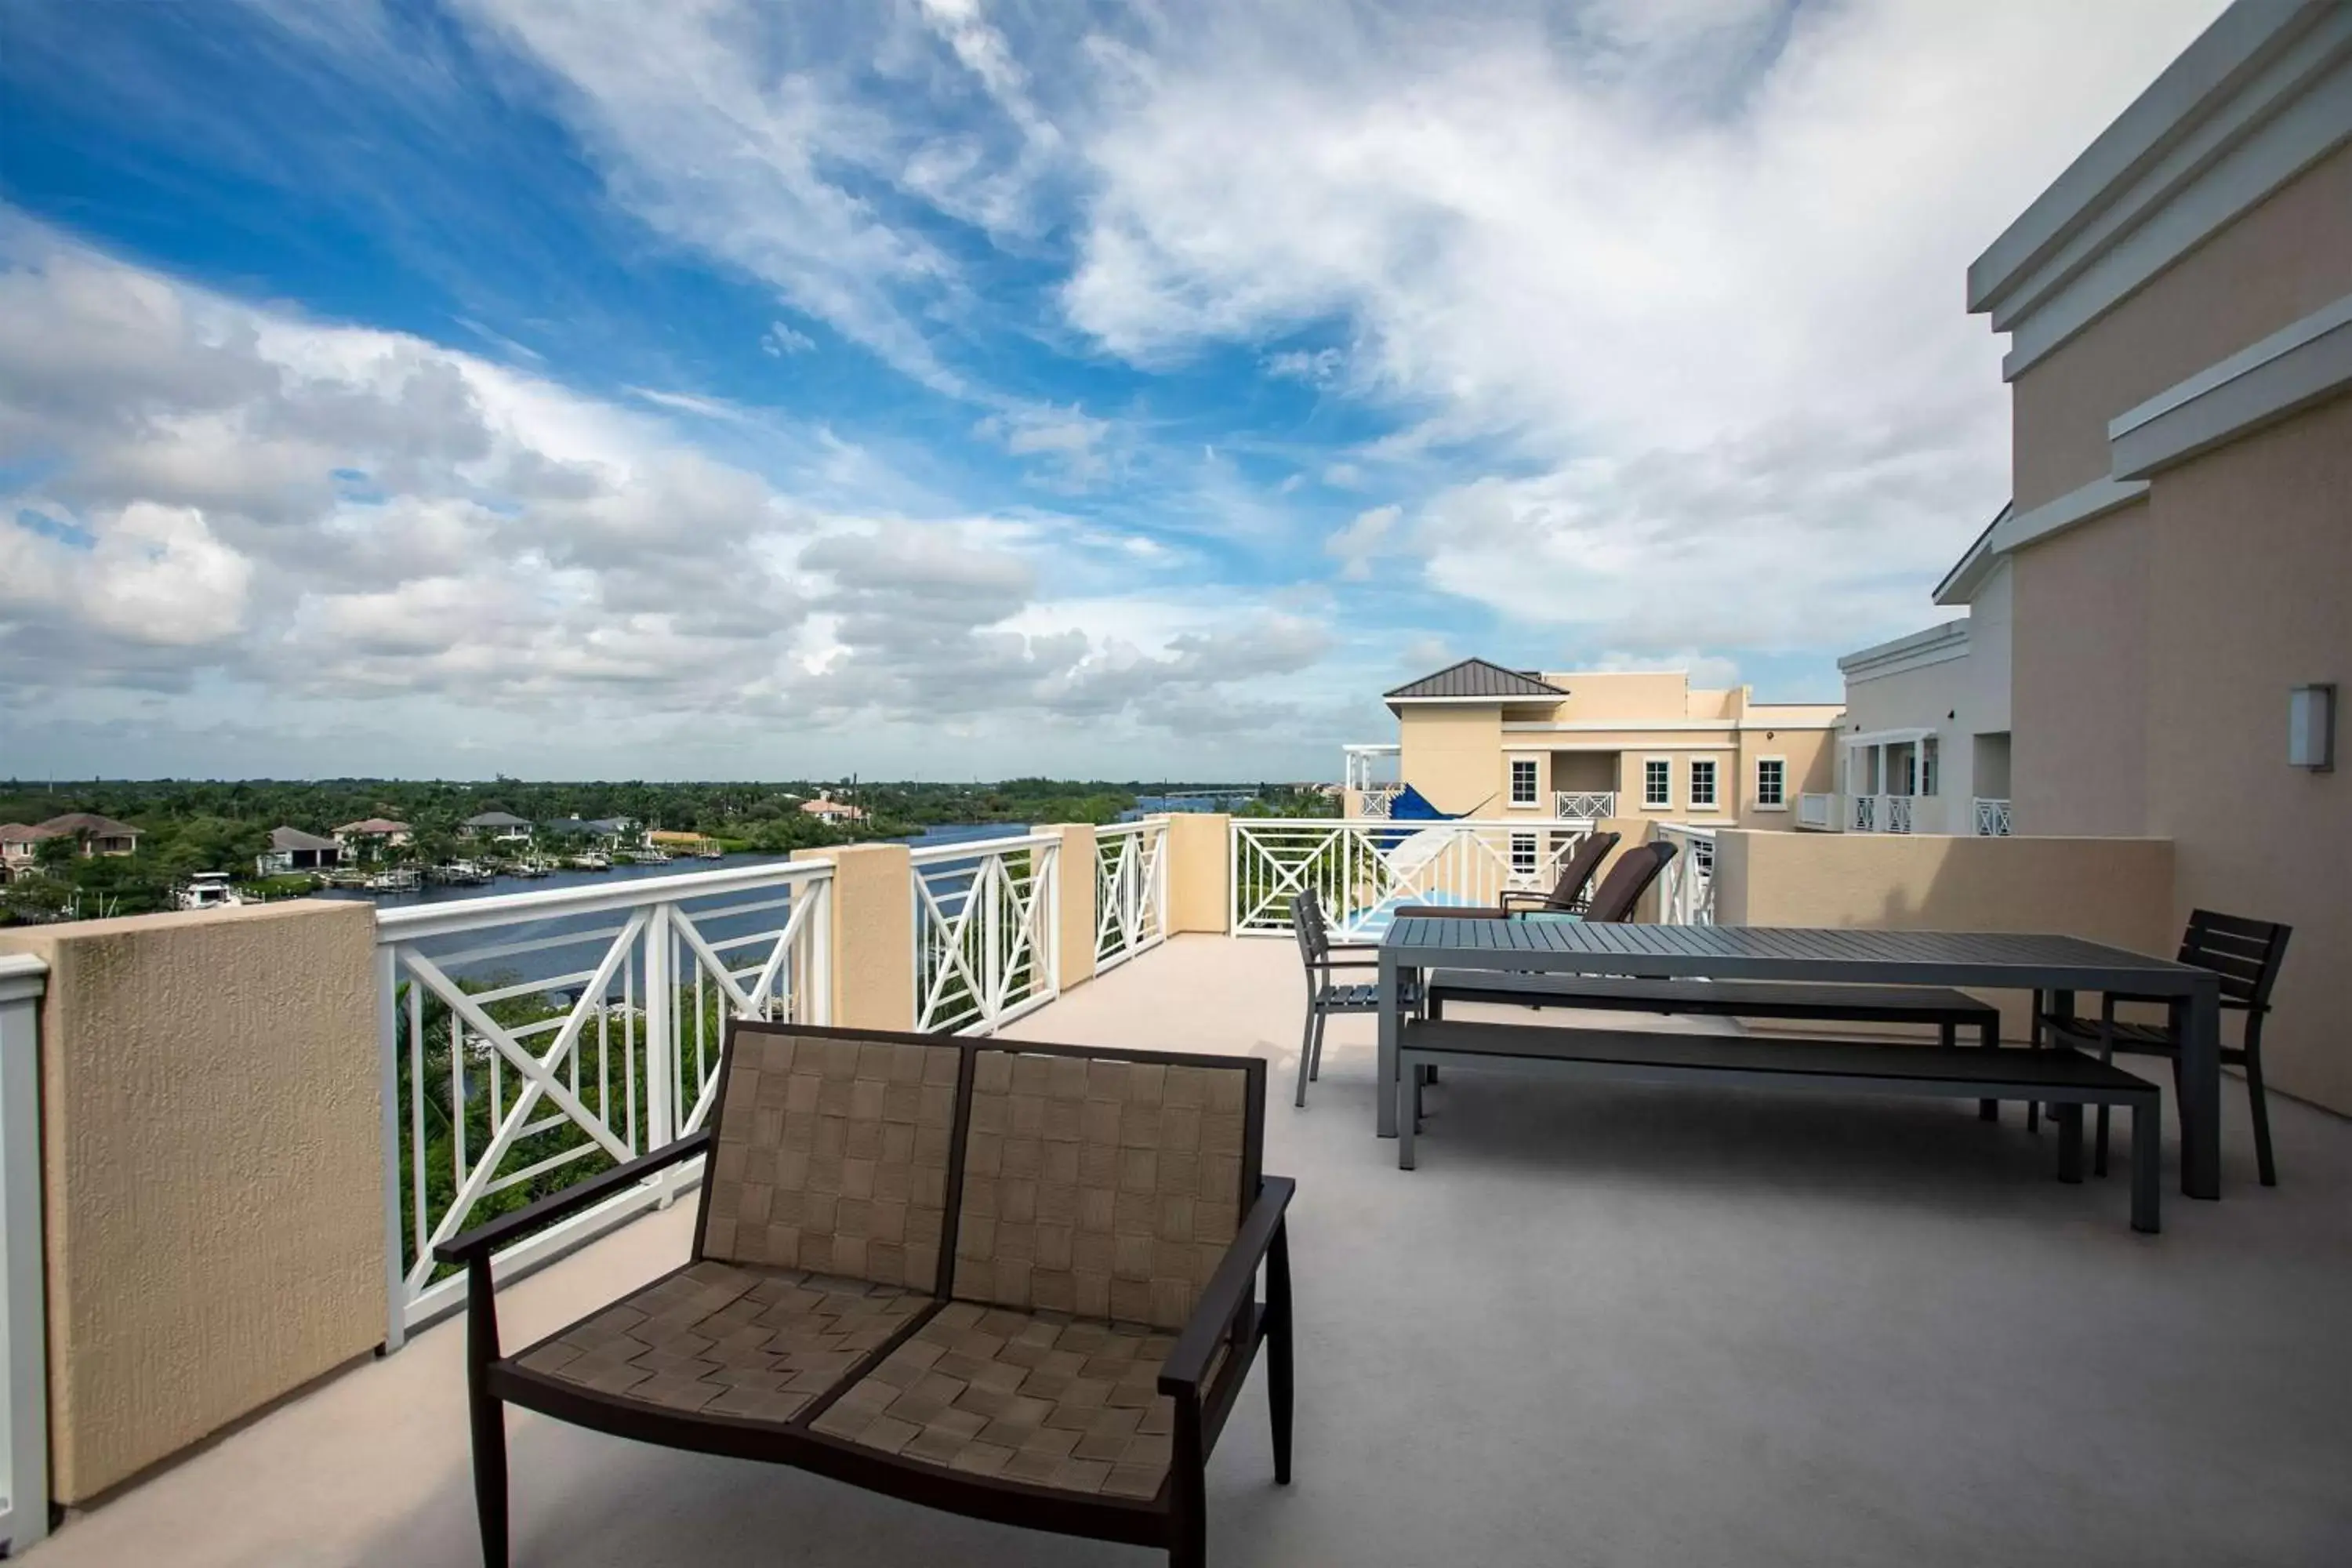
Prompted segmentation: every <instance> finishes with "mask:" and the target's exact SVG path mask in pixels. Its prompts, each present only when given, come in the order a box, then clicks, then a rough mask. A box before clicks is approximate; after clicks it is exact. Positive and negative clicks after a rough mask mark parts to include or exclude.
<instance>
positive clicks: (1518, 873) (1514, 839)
mask: <svg viewBox="0 0 2352 1568" xmlns="http://www.w3.org/2000/svg"><path fill="white" fill-rule="evenodd" d="M1535 874H1536V836H1535V835H1534V834H1532V833H1514V834H1512V835H1511V875H1513V876H1515V877H1532V876H1534V875H1535Z"/></svg>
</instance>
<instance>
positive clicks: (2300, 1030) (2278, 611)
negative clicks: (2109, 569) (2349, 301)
mask: <svg viewBox="0 0 2352 1568" xmlns="http://www.w3.org/2000/svg"><path fill="white" fill-rule="evenodd" d="M2136 510H2137V509H2136ZM2144 510H2145V513H2146V517H2145V521H2143V522H2142V524H2141V526H2142V527H2143V528H2145V529H2146V530H2147V534H2148V538H2149V545H2150V552H2149V554H2150V560H2149V570H2148V574H2147V602H2148V620H2149V625H2150V626H2152V627H2153V628H2155V631H2154V633H2153V634H2152V635H2151V636H2150V637H2149V639H2148V645H2149V646H2148V654H2147V658H2148V668H2149V675H2148V688H2149V691H2150V693H2151V695H2152V696H2154V697H2155V698H2156V699H2157V700H2159V701H2160V702H2161V703H2162V705H2163V707H2162V709H2161V710H2158V711H2155V712H2152V713H2151V714H2150V715H2149V723H2148V727H2147V731H2148V732H2147V826H2148V831H2149V832H2151V833H2160V834H2165V835H2167V836H2168V837H2171V838H2172V839H2173V840H2174V841H2175V842H2176V843H2177V844H2178V845H2179V865H2178V870H2177V875H2176V879H2175V886H2174V899H2173V906H2172V913H2173V917H2174V921H2175V922H2176V926H2177V924H2178V922H2179V921H2183V920H2185V919H2186V918H2187V916H2188V912H2189V910H2191V909H2193V908H2197V907H2200V906H2201V907H2203V908H2206V909H2214V910H2225V911H2227V912H2229V913H2232V914H2242V915H2248V916H2252V917H2253V918H2255V919H2258V920H2271V921H2284V922H2286V923H2287V924H2289V925H2291V926H2293V927H2294V939H2293V942H2292V943H2291V944H2290V946H2289V947H2288V949H2287V957H2286V964H2285V967H2284V970H2282V971H2281V973H2280V976H2279V984H2278V990H2277V993H2276V995H2275V998H2274V1001H2275V1005H2276V1011H2275V1013H2274V1014H2273V1016H2272V1018H2271V1021H2270V1023H2269V1025H2268V1026H2267V1027H2266V1029H2265V1032H2264V1034H2263V1067H2264V1068H2265V1071H2266V1074H2267V1076H2268V1078H2269V1079H2270V1081H2271V1083H2272V1084H2273V1086H2274V1087H2276V1088H2278V1089H2284V1091H2286V1092H2287V1093H2289V1094H2294V1095H2298V1096H2300V1097H2302V1098H2304V1099H2305V1100H2315V1101H2316V1102H2318V1103H2319V1104H2322V1105H2325V1106H2327V1107H2329V1108H2330V1109H2332V1110H2337V1111H2342V1112H2345V1113H2347V1114H2352V1044H2347V1032H2352V1022H2347V1021H2352V757H2347V754H2346V750H2345V747H2346V741H2345V736H2344V732H2343V723H2344V721H2343V719H2342V718H2341V716H2340V712H2339V717H2338V720H2337V726H2338V732H2337V740H2336V757H2337V760H2336V771H2335V772H2333V773H2311V772H2308V771H2306V770H2305V769H2302V768H2295V767H2290V766H2288V765H2287V760H2286V742H2287V733H2286V732H2287V692H2288V690H2289V689H2292V688H2294V687H2296V686H2300V685H2305V684H2308V683H2311V682H2317V681H2334V682H2336V683H2337V685H2338V689H2339V691H2340V692H2343V693H2345V694H2347V695H2352V396H2344V397H2338V398H2336V400H2335V401H2333V402H2331V403H2327V404H2323V405H2320V406H2318V407H2316V408H2314V409H2312V410H2310V411H2308V412H2306V413H2305V414H2303V415H2301V416H2297V417H2296V418H2294V419H2292V420H2290V421H2288V422H2287V423H2285V424H2282V425H2277V426H2272V427H2271V428H2269V429H2267V430H2263V431H2261V432H2258V433H2257V434H2255V435H2253V436H2251V437H2247V438H2245V439H2243V440H2241V441H2238V442H2235V443H2232V444H2231V445H2229V446H2226V447H2221V448H2219V449H2217V450H2215V451H2213V452H2211V453H2209V454H2207V455H2206V456H2205V457H2203V458H2199V459H2197V460H2195V461H2193V462H2189V463H2186V464H2183V465H2182V466H2180V467H2179V468H2168V469H2166V470H2164V471H2163V472H2161V473H2159V474H2158V475H2157V476H2156V479H2155V482H2154V485H2153V487H2152V488H2151V489H2150V490H2149V493H2148V502H2147V507H2146V508H2145V509H2144ZM2191 714H2193V715H2195V722H2193V723H2191V722H2187V721H2185V716H2187V715H2191ZM2229 1027H2230V1028H2231V1031H2232V1034H2231V1037H2232V1038H2234V1037H2235V1034H2234V1030H2235V1027H2236V1026H2235V1025H2234V1023H2233V1024H2231V1025H2230V1026H2229Z"/></svg>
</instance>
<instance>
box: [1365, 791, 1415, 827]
mask: <svg viewBox="0 0 2352 1568" xmlns="http://www.w3.org/2000/svg"><path fill="white" fill-rule="evenodd" d="M1403 788H1404V785H1402V784H1366V785H1365V786H1364V787H1363V788H1362V789H1361V790H1360V791H1359V792H1357V797H1356V798H1357V800H1358V802H1359V805H1357V808H1356V811H1357V815H1358V816H1365V817H1370V818H1372V819H1373V820H1375V821H1383V822H1384V821H1386V820H1387V819H1388V815H1389V807H1390V805H1391V804H1393V803H1394V802H1395V800H1396V797H1397V795H1398V794H1399V793H1400V792H1402V790H1403Z"/></svg>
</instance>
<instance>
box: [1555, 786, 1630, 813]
mask: <svg viewBox="0 0 2352 1568" xmlns="http://www.w3.org/2000/svg"><path fill="white" fill-rule="evenodd" d="M1551 814H1552V815H1553V816H1561V817H1570V818H1580V819H1588V820H1599V819H1601V818H1602V817H1610V816H1616V815H1617V792H1616V791H1615V790H1613V789H1581V790H1578V789H1563V790H1554V791H1553V792H1552V797H1551Z"/></svg>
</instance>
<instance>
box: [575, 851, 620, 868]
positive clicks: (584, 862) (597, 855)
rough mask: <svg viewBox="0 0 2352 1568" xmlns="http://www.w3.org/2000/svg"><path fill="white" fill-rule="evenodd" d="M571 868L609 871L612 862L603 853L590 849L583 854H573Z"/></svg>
mask: <svg viewBox="0 0 2352 1568" xmlns="http://www.w3.org/2000/svg"><path fill="white" fill-rule="evenodd" d="M612 868H613V862H612V861H611V859H609V858H607V857H605V856H604V854H603V853H601V852H599V851H597V850H594V849H591V850H589V851H588V852H587V853H586V854H584V855H574V856H573V857H572V869H573V870H575V871H609V870H611V869H612Z"/></svg>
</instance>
